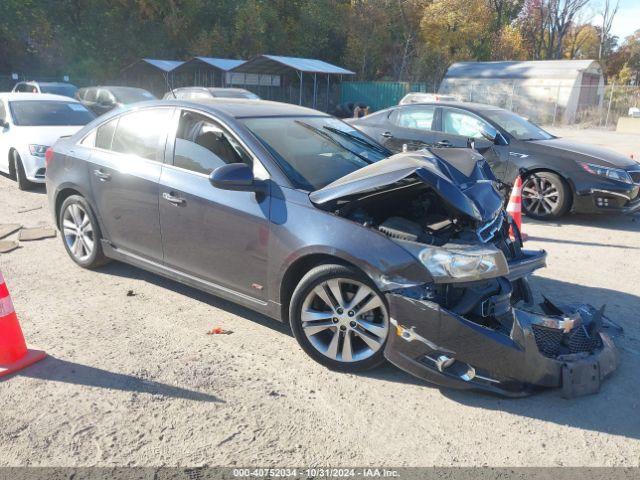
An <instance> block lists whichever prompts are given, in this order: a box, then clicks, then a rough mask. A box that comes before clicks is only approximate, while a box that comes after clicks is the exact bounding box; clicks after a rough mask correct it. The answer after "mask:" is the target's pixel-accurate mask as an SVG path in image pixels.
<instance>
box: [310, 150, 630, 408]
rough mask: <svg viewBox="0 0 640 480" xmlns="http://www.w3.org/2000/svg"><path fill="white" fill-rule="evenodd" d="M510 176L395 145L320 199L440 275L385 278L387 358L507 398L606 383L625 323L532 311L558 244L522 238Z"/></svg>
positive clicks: (480, 163) (461, 156)
mask: <svg viewBox="0 0 640 480" xmlns="http://www.w3.org/2000/svg"><path fill="white" fill-rule="evenodd" d="M498 185H499V183H498V182H497V181H496V178H495V176H494V175H493V173H492V172H491V169H490V168H489V166H488V164H487V163H486V161H485V160H484V158H483V157H482V156H480V155H478V154H477V153H475V152H473V151H472V150H470V149H430V150H425V151H420V152H410V153H402V154H398V155H394V156H393V157H390V158H388V159H385V160H382V161H380V162H377V163H375V164H373V165H370V166H368V167H365V168H363V169H361V170H358V171H356V172H354V173H352V174H350V175H347V176H345V177H343V178H342V179H340V180H338V181H336V182H334V183H332V184H330V185H328V186H327V187H325V188H323V189H321V190H318V191H316V192H313V193H312V194H311V195H310V198H311V199H312V201H313V202H314V203H316V204H317V205H319V206H321V207H322V208H327V209H331V210H332V211H333V212H334V213H335V214H336V215H340V216H342V217H345V218H348V219H350V220H353V221H354V222H356V223H359V224H361V225H363V226H366V227H368V228H371V229H375V230H377V231H378V232H380V233H382V234H384V235H386V236H387V237H389V239H390V240H391V241H393V242H394V243H397V244H399V245H401V246H402V247H403V248H404V249H405V250H406V251H407V252H409V253H410V254H411V256H412V257H413V258H415V261H416V262H418V263H419V264H420V265H421V266H422V267H423V268H424V269H425V271H426V272H428V275H427V277H428V278H429V279H430V280H429V281H427V282H426V283H423V284H419V285H416V284H413V283H405V282H403V281H402V278H394V277H390V278H386V277H382V278H381V279H380V281H379V287H380V289H381V290H382V291H383V293H384V294H385V296H386V299H387V303H388V307H389V316H390V319H391V323H392V326H393V327H394V328H395V334H393V335H391V336H390V337H389V339H388V341H387V344H386V347H385V357H386V358H387V359H388V360H389V361H390V362H391V363H393V364H395V365H396V366H398V367H400V368H401V369H403V370H406V371H407V372H410V373H412V374H413V375H415V376H417V377H420V378H422V379H424V380H427V381H429V382H432V383H436V384H439V385H443V386H448V387H455V388H466V389H479V390H484V391H488V392H493V393H498V394H502V395H507V396H516V397H517V396H523V395H528V394H530V393H531V392H533V391H535V390H536V389H539V388H542V387H562V390H563V394H564V395H565V396H566V397H574V396H578V395H585V394H589V393H595V392H597V391H598V389H599V387H600V382H601V381H602V379H604V378H605V377H606V376H607V375H609V374H610V373H611V372H613V371H614V370H615V369H616V367H617V364H618V353H617V350H616V348H615V346H614V345H613V342H612V341H611V338H610V337H609V335H608V334H607V331H609V332H610V331H612V330H613V324H612V323H611V322H610V321H609V320H608V319H607V318H606V317H605V316H604V313H603V311H602V310H601V311H598V310H596V309H595V308H593V307H591V306H589V305H577V306H575V305H574V306H562V307H556V306H555V305H553V304H552V303H551V302H550V301H548V300H546V301H545V302H544V303H543V305H542V307H543V308H542V309H541V313H535V312H534V311H532V310H530V309H531V308H532V305H533V295H532V292H531V289H530V287H529V281H528V277H529V276H530V275H531V274H532V273H533V272H534V271H535V270H536V269H538V268H541V267H544V266H545V264H546V252H544V251H531V250H525V249H523V248H522V239H521V238H520V233H519V231H518V228H517V227H516V225H514V224H513V222H512V221H511V219H510V217H509V216H508V215H507V214H506V213H505V211H504V208H503V205H504V198H503V196H502V194H501V193H500V191H499V189H498Z"/></svg>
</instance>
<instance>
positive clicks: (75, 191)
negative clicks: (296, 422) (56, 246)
mask: <svg viewBox="0 0 640 480" xmlns="http://www.w3.org/2000/svg"><path fill="white" fill-rule="evenodd" d="M143 125H144V127H143ZM46 178H47V194H48V196H49V201H50V205H51V207H52V213H53V215H54V217H55V221H56V224H57V225H58V226H59V228H60V230H61V232H62V239H63V243H64V246H65V248H66V250H67V252H68V253H69V255H70V257H71V258H72V260H73V261H75V262H76V263H77V264H79V265H80V266H82V267H86V268H93V267H97V266H99V265H102V264H104V263H105V262H107V261H108V260H110V259H116V260H120V261H124V262H127V263H130V264H133V265H136V266H139V267H141V268H145V269H147V270H150V271H153V272H156V273H158V274H161V275H164V276H167V277H169V278H172V279H174V280H177V281H180V282H183V283H185V284H188V285H191V286H193V287H196V288H200V289H202V290H205V291H208V292H211V293H213V294H216V295H219V296H221V297H225V298H228V299H230V300H233V301H235V302H237V303H240V304H243V305H245V306H247V307H249V308H251V309H254V310H256V311H259V312H261V313H264V314H266V315H269V316H271V317H273V318H276V319H278V320H280V321H284V322H288V323H290V325H291V327H292V330H293V332H294V335H295V338H296V339H297V341H298V342H299V344H300V345H301V347H302V348H303V350H304V351H305V352H306V353H307V354H309V356H311V357H312V358H313V359H314V360H316V361H318V362H320V363H321V364H323V365H325V366H327V367H329V368H333V369H336V370H342V371H358V370H364V369H369V368H373V367H375V366H377V365H379V364H381V363H382V362H383V361H384V360H385V358H386V359H388V360H389V361H391V362H392V363H393V364H395V365H397V366H398V367H400V368H401V369H403V370H405V371H407V372H410V373H411V374H413V375H415V376H417V377H420V378H422V379H425V380H427V381H429V382H432V383H436V384H438V385H443V386H448V387H455V388H468V389H478V390H484V391H488V392H493V393H498V394H503V395H507V396H522V395H526V394H529V393H531V392H533V391H534V390H536V389H538V388H542V387H562V389H563V392H564V394H565V396H575V395H581V394H587V393H593V392H596V391H598V389H599V386H600V382H601V381H602V379H604V378H605V377H606V376H607V375H609V374H610V373H611V372H612V371H613V370H615V368H616V366H617V362H618V355H617V351H616V349H615V347H614V345H613V343H612V341H611V339H610V337H609V336H608V334H607V333H606V332H607V330H611V329H612V328H613V324H612V323H611V322H609V320H608V319H607V318H606V317H605V316H604V314H603V311H602V310H597V309H595V308H593V307H591V306H589V305H568V306H565V305H555V304H554V303H552V302H551V301H550V300H546V301H545V302H544V303H543V305H542V309H541V312H542V313H534V312H533V310H532V309H531V307H530V305H531V304H532V302H533V299H532V293H531V290H530V288H529V283H528V280H527V278H528V276H529V275H530V274H531V273H532V272H533V271H535V270H536V269H538V268H541V267H543V266H544V265H545V259H546V254H545V252H544V251H529V250H525V249H523V248H522V242H521V240H520V238H519V232H518V231H517V228H516V227H515V225H512V223H511V222H510V220H509V217H508V216H507V215H506V214H505V212H504V209H503V202H504V199H503V197H502V195H501V194H500V193H499V190H498V188H497V182H496V179H495V177H494V176H493V173H492V172H491V169H490V168H489V166H488V164H487V162H486V161H485V160H484V158H483V157H482V156H481V155H479V154H477V153H475V152H474V151H473V150H471V149H430V150H423V151H419V152H411V153H404V154H398V155H393V156H391V153H390V152H389V151H388V150H386V149H385V148H384V147H382V146H380V145H379V144H377V143H376V142H375V141H373V140H371V139H370V138H369V137H367V136H365V135H363V134H361V133H359V132H358V131H356V130H355V129H353V128H352V127H351V126H349V125H347V124H345V123H343V122H341V121H339V120H337V119H335V118H332V117H330V116H327V115H324V114H322V113H320V112H316V111H313V110H309V109H305V108H302V107H297V106H293V105H286V104H280V103H274V102H264V101H251V102H247V101H243V100H225V101H202V102H199V103H192V102H186V101H169V102H149V103H147V104H139V105H137V106H136V107H132V108H129V109H124V110H119V111H117V112H112V113H111V114H107V115H105V116H102V117H100V118H99V119H97V120H96V121H94V122H93V123H91V124H89V125H88V126H87V127H85V128H84V129H83V130H81V131H80V132H78V133H77V134H76V135H74V136H72V137H69V138H65V139H61V140H60V141H59V142H58V143H57V144H56V145H55V146H54V147H53V149H52V150H50V151H49V152H47V174H46ZM510 229H513V231H514V234H515V239H512V238H511V237H510V235H509V231H510ZM258 347H259V346H258V345H256V348H258Z"/></svg>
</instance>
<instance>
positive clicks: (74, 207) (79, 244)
mask: <svg viewBox="0 0 640 480" xmlns="http://www.w3.org/2000/svg"><path fill="white" fill-rule="evenodd" d="M62 233H63V235H64V240H65V242H66V244H67V247H68V248H69V252H71V254H72V255H73V256H74V257H75V259H76V260H78V261H80V262H84V261H86V260H87V259H88V258H89V257H91V254H92V253H93V249H94V247H95V236H94V233H93V226H92V225H91V219H90V218H89V214H88V213H87V211H86V210H85V209H84V207H83V206H82V205H80V204H78V203H71V204H69V206H68V207H67V208H66V210H65V211H64V214H63V216H62Z"/></svg>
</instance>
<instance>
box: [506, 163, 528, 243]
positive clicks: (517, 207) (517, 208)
mask: <svg viewBox="0 0 640 480" xmlns="http://www.w3.org/2000/svg"><path fill="white" fill-rule="evenodd" d="M507 213H508V214H509V215H511V218H513V221H514V223H515V224H516V226H517V227H518V230H519V231H520V237H521V238H522V240H523V241H524V240H526V239H527V236H526V234H525V233H524V232H523V231H522V177H521V176H520V175H518V176H517V177H516V181H515V183H514V184H513V189H512V190H511V195H510V196H509V203H508V205H507ZM509 236H510V237H511V238H515V233H514V232H513V228H512V229H510V230H509Z"/></svg>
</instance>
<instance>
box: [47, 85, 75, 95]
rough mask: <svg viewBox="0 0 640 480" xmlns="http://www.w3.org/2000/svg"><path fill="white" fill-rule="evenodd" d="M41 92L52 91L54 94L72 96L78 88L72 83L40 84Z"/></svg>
mask: <svg viewBox="0 0 640 480" xmlns="http://www.w3.org/2000/svg"><path fill="white" fill-rule="evenodd" d="M40 91H41V92H42V93H53V94H54V95H62V96H63V97H71V98H73V97H74V95H75V94H76V92H77V91H78V88H77V87H76V86H74V85H71V84H69V85H40Z"/></svg>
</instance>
